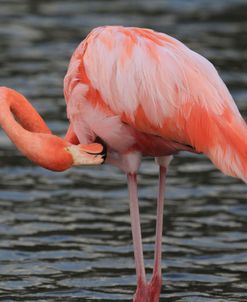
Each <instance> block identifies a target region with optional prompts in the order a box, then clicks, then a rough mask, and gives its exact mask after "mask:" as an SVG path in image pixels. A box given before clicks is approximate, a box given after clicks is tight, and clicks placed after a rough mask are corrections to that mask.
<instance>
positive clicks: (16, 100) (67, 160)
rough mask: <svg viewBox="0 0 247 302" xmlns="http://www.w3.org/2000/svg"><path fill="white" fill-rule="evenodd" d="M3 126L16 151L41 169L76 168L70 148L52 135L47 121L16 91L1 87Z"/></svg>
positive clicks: (0, 114)
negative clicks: (68, 149) (73, 166)
mask: <svg viewBox="0 0 247 302" xmlns="http://www.w3.org/2000/svg"><path fill="white" fill-rule="evenodd" d="M0 124H1V126H2V128H3V130H4V131H5V132H6V133H7V135H8V136H9V138H10V139H11V141H12V142H13V143H14V144H15V145H16V147H17V148H18V149H19V150H20V151H21V152H22V153H23V154H24V155H25V156H27V157H28V158H29V159H30V160H32V161H34V162H35V163H37V164H38V165H40V166H42V167H44V168H47V169H50V170H55V171H61V170H65V169H68V168H69V167H70V166H71V165H72V164H73V158H72V156H71V154H70V153H69V152H68V151H67V150H66V148H67V147H68V146H69V145H70V144H69V143H67V142H65V141H64V140H62V139H60V138H58V137H56V136H54V135H52V133H51V131H50V129H49V128H48V127H47V125H46V123H45V122H44V120H43V119H42V118H41V116H40V115H39V114H38V113H37V111H36V110H35V109H34V108H33V107H32V105H31V104H30V103H29V102H28V101H27V100H26V98H25V97H24V96H22V95H21V94H19V93H18V92H16V91H15V90H12V89H9V88H5V87H0Z"/></svg>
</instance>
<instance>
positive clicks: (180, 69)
mask: <svg viewBox="0 0 247 302" xmlns="http://www.w3.org/2000/svg"><path fill="white" fill-rule="evenodd" d="M64 95H65V100H66V103H67V115H68V119H69V121H70V125H69V128H68V131H67V134H66V136H65V137H64V138H63V139H62V138H59V137H57V136H55V135H54V134H52V133H51V131H50V130H49V128H48V127H47V126H46V124H45V122H44V121H43V119H42V118H41V117H40V115H39V114H38V113H37V112H36V110H35V109H34V108H33V107H32V105H31V104H30V103H29V102H28V101H27V100H26V98H25V97H24V96H23V95H21V94H20V93H18V92H16V91H15V90H12V89H10V88H6V87H1V88H0V124H1V126H2V128H3V129H4V131H5V132H6V133H7V135H8V136H9V138H10V139H11V141H12V142H13V143H14V144H15V145H16V146H17V148H18V149H19V150H20V151H21V152H22V153H23V154H24V155H25V156H27V157H28V158H29V159H30V160H32V161H33V162H35V163H36V164H38V165H40V166H42V167H44V168H47V169H50V170H54V171H63V170H66V169H68V168H70V167H71V166H73V165H100V164H102V163H103V162H105V163H108V164H112V165H114V166H116V167H118V168H120V169H121V170H122V171H123V172H125V173H126V175H127V180H128V190H129V199H130V216H131V228H132V236H133V246H134V257H135V266H136V276H137V289H136V292H135V294H134V297H133V301H134V302H158V301H159V297H160V290H161V285H162V273H161V254H162V229H163V206H164V191H165V180H166V175H167V170H168V166H169V163H170V161H171V159H172V156H173V155H174V154H176V153H178V152H179V151H190V152H194V153H204V154H205V155H206V156H208V158H209V159H210V160H211V161H212V162H213V163H214V165H215V166H216V167H217V168H219V169H220V170H221V171H222V172H223V173H225V174H227V175H230V176H233V177H237V178H240V179H241V180H243V181H244V182H247V127H246V123H245V121H244V120H243V118H242V117H241V115H240V113H239V111H238V109H237V107H236V105H235V103H234V101H233V98H232V97H231V95H230V93H229V91H228V89H227V88H226V86H225V84H224V83H223V81H222V80H221V78H220V77H219V75H218V73H217V71H216V70H215V68H214V67H213V65H212V64H211V63H210V62H209V61H208V60H207V59H205V58H204V57H202V56H201V55H199V54H197V53H196V52H194V51H192V50H190V49H189V48H188V47H186V46H185V45H184V44H183V43H182V42H180V41H178V40H177V39H175V38H172V37H170V36H169V35H166V34H163V33H158V32H155V31H153V30H150V29H144V28H134V27H123V26H104V27H99V28H96V29H94V30H93V31H91V32H90V33H89V35H88V36H87V37H86V39H85V40H83V41H82V42H81V43H80V44H79V46H78V47H77V48H76V50H75V52H74V53H73V55H72V58H71V60H70V63H69V66H68V71H67V74H66V76H65V79H64ZM143 156H152V157H154V158H155V159H156V162H157V164H158V165H159V189H158V198H157V223H156V235H155V252H154V268H153V273H152V277H151V279H150V280H149V281H148V280H147V278H146V272H145V267H144V258H143V247H142V236H141V226H140V215H139V205H138V192H137V173H138V169H139V166H140V163H141V158H142V157H143Z"/></svg>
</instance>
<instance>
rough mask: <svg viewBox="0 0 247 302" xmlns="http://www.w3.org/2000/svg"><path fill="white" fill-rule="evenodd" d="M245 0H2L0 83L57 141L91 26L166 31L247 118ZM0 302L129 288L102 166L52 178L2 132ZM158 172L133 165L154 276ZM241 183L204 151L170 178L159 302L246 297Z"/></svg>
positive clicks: (177, 166) (182, 161)
mask: <svg viewBox="0 0 247 302" xmlns="http://www.w3.org/2000/svg"><path fill="white" fill-rule="evenodd" d="M246 12H247V6H246V1H237V0H235V1H234V0H232V1H211V0H210V1H203V0H200V1H191V0H190V1H186V2H185V1H181V0H176V1H166V2H165V1H152V2H150V1H135V2H133V1H130V0H128V1H90V2H88V1H79V0H72V1H69V2H68V1H61V0H60V1H58V0H57V1H51V2H48V1H32V0H29V1H1V10H0V37H1V39H0V49H1V51H0V64H1V69H0V83H1V85H6V86H10V87H13V88H15V89H17V90H20V91H21V92H22V93H24V94H25V95H26V96H27V97H28V98H30V99H31V100H32V102H33V104H34V106H35V107H36V108H37V109H38V110H39V112H40V113H42V114H43V116H44V117H45V119H46V120H47V121H48V124H49V126H50V127H51V128H52V129H53V130H54V131H55V132H56V133H58V134H60V135H62V134H64V133H65V130H66V127H67V121H66V111H65V104H64V100H63V96H62V80H63V76H64V74H65V71H66V67H67V64H68V60H69V57H70V55H71V53H72V51H73V49H74V48H75V46H76V45H77V44H78V43H79V41H80V40H81V39H82V38H83V37H84V36H85V35H86V34H87V33H88V31H89V30H91V29H92V28H93V27H96V26H99V25H102V24H124V25H131V26H145V27H152V28H154V29H156V30H160V31H163V32H166V33H168V34H171V35H173V36H175V37H177V38H179V39H181V40H182V41H184V42H185V43H187V44H188V45H189V46H190V47H192V48H193V49H195V50H196V51H198V52H200V53H202V54H203V55H205V56H206V57H207V58H209V59H210V60H211V61H212V62H213V63H214V64H215V65H216V66H217V68H218V70H219V71H220V73H221V75H222V77H223V78H224V80H225V81H226V83H227V85H228V87H230V89H231V92H232V93H233V96H234V98H235V99H236V101H237V103H238V105H239V107H240V109H241V111H242V113H243V114H244V116H245V117H246V114H247V105H246V99H247V93H246V87H247V78H246V66H247V65H246V62H247V60H246V47H247V42H246V41H247V40H246V38H245V37H246V28H247V26H246V25H247V24H246V20H247V15H246ZM0 144H1V150H0V164H1V170H0V210H1V211H0V237H1V240H0V267H1V269H0V297H1V299H4V301H17V300H18V301H25V302H28V301H37V300H38V301H54V300H56V301H60V300H61V299H62V300H61V301H72V300H73V301H130V299H131V296H132V293H133V291H134V285H135V270H134V261H133V252H132V245H131V232H130V224H129V222H130V218H129V208H128V198H127V190H126V184H125V177H124V175H122V174H121V173H119V172H118V171H117V170H115V169H114V168H111V167H107V166H103V167H100V168H97V169H96V168H83V169H79V168H77V169H72V170H70V171H67V172H64V173H61V174H54V173H52V172H49V171H46V170H43V169H41V168H37V167H34V166H33V165H32V164H30V163H29V162H28V161H27V160H26V159H24V158H23V157H22V156H21V155H20V154H19V153H18V152H17V151H16V150H15V149H14V147H13V146H12V145H11V143H10V142H9V141H8V139H7V138H6V137H5V135H4V134H3V133H2V132H1V133H0ZM156 181H157V168H156V167H155V166H154V164H153V161H151V160H149V159H148V160H146V161H145V162H144V163H143V165H142V168H141V175H140V178H139V182H140V199H141V212H142V219H143V236H144V249H145V257H146V264H147V268H148V274H149V275H150V274H151V269H152V265H153V264H152V258H153V241H154V226H155V196H156ZM246 194H247V187H246V186H245V185H243V184H242V183H241V182H240V181H238V180H235V179H230V178H228V177H225V176H223V175H222V174H221V173H220V172H218V171H216V170H215V169H214V167H213V166H212V165H211V164H210V163H209V162H208V160H207V159H205V158H204V157H202V156H198V155H192V154H188V153H184V154H180V155H179V156H177V157H176V159H175V160H174V161H173V163H172V166H171V169H170V171H169V179H168V188H167V200H166V213H165V226H164V229H165V236H164V247H163V250H164V253H163V268H164V274H163V276H164V286H163V290H162V298H161V301H189V302H193V301H196V302H199V301H200V302H220V301H246V289H247V283H246V271H247V265H246V263H247V239H246V238H247V237H246V215H247V205H246Z"/></svg>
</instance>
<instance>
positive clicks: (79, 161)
mask: <svg viewBox="0 0 247 302" xmlns="http://www.w3.org/2000/svg"><path fill="white" fill-rule="evenodd" d="M66 151H67V152H69V153H70V154H71V156H72V158H73V165H74V166H79V165H99V164H103V163H104V161H105V159H106V153H107V152H106V145H105V144H104V145H101V144H98V143H93V144H89V145H82V144H79V145H70V146H68V147H66Z"/></svg>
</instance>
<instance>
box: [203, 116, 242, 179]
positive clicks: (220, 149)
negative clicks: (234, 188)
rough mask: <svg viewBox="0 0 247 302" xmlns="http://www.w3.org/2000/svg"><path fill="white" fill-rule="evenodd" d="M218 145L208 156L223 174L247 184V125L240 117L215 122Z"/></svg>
mask: <svg viewBox="0 0 247 302" xmlns="http://www.w3.org/2000/svg"><path fill="white" fill-rule="evenodd" d="M215 135H217V144H215V145H213V146H210V147H209V148H208V151H207V152H205V153H206V155H208V157H209V158H210V159H211V161H212V162H213V163H214V164H215V165H216V167H218V168H219V169H220V170H221V171H222V172H223V173H225V174H227V175H230V176H233V177H237V178H240V179H242V180H243V181H244V182H245V183H247V125H246V123H245V121H244V120H243V119H242V118H240V117H237V118H236V117H235V118H234V119H233V120H232V121H226V120H220V121H219V120H217V121H215Z"/></svg>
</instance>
